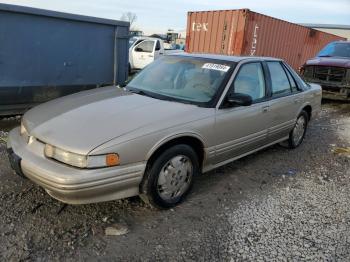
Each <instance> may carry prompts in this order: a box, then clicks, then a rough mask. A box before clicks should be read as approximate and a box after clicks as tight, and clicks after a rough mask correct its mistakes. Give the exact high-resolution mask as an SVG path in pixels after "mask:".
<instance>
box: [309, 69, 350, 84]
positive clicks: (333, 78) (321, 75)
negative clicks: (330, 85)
mask: <svg viewBox="0 0 350 262" xmlns="http://www.w3.org/2000/svg"><path fill="white" fill-rule="evenodd" d="M345 74H346V70H345V68H339V67H329V66H315V71H314V79H318V80H321V81H328V82H342V81H343V79H344V78H345Z"/></svg>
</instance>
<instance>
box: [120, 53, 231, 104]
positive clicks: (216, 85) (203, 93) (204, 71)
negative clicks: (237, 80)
mask: <svg viewBox="0 0 350 262" xmlns="http://www.w3.org/2000/svg"><path fill="white" fill-rule="evenodd" d="M234 66H235V64H234V63H232V62H227V61H221V60H213V59H204V58H194V57H185V56H164V57H162V58H159V59H158V60H156V61H155V62H153V63H152V64H150V65H149V66H147V67H146V68H145V69H143V70H142V71H141V72H140V73H139V74H138V75H137V76H136V77H135V78H134V79H133V80H131V82H129V84H128V85H127V87H126V88H127V89H129V90H136V91H141V92H142V94H147V93H151V94H152V95H153V96H154V95H159V96H160V98H163V99H167V98H168V99H169V100H178V101H183V102H190V103H194V104H198V105H200V104H204V103H209V102H211V101H212V100H213V99H214V98H215V96H216V94H217V93H218V91H219V89H220V87H221V86H222V83H223V82H224V81H225V79H226V77H227V76H228V75H229V74H230V73H229V72H231V71H232V69H233V68H234Z"/></svg>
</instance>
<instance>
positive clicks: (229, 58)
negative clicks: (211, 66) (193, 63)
mask: <svg viewBox="0 0 350 262" xmlns="http://www.w3.org/2000/svg"><path fill="white" fill-rule="evenodd" d="M170 55H171V56H186V57H194V58H208V59H214V60H222V61H229V62H236V63H238V62H240V61H243V60H268V61H271V60H272V61H283V60H282V59H279V58H274V57H264V56H229V55H215V54H207V53H186V52H183V53H182V52H181V53H175V54H170Z"/></svg>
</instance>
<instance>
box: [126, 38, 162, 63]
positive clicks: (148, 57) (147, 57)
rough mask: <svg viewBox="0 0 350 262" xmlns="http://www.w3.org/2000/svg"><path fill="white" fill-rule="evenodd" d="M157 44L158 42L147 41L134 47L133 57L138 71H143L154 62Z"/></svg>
mask: <svg viewBox="0 0 350 262" xmlns="http://www.w3.org/2000/svg"><path fill="white" fill-rule="evenodd" d="M156 42H157V41H156V40H145V41H143V42H141V43H139V44H138V45H136V46H135V47H134V49H133V51H132V56H133V62H134V67H135V68H136V69H142V68H144V67H145V66H146V65H148V64H150V63H152V62H153V61H154V55H155V46H156Z"/></svg>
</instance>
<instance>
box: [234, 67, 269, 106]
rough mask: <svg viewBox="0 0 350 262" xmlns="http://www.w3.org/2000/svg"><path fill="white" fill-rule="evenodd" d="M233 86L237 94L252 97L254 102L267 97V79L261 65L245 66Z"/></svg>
mask: <svg viewBox="0 0 350 262" xmlns="http://www.w3.org/2000/svg"><path fill="white" fill-rule="evenodd" d="M233 85H234V91H235V93H241V94H246V95H250V96H251V97H252V99H253V101H255V100H258V99H261V98H263V97H265V78H264V73H263V69H262V66H261V63H249V64H245V65H243V66H242V67H241V69H240V70H239V72H238V74H237V76H236V79H235V81H234V84H233Z"/></svg>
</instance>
